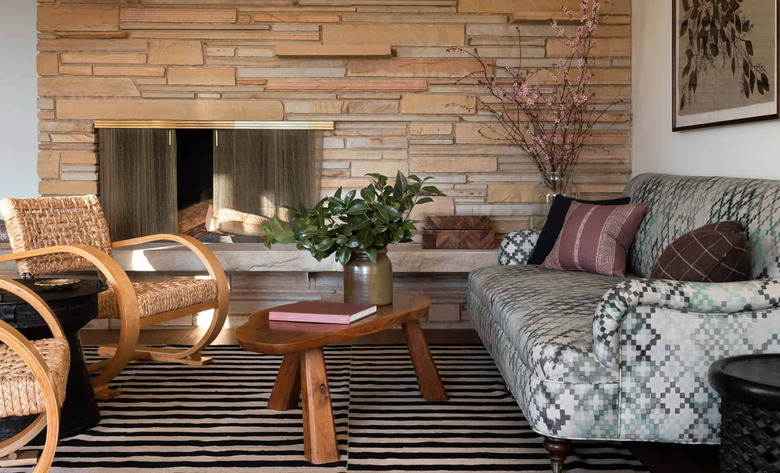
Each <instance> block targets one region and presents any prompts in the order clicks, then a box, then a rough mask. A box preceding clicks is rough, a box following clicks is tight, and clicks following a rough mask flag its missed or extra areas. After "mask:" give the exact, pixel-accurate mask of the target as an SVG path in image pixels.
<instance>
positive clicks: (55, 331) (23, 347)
mask: <svg viewBox="0 0 780 473" xmlns="http://www.w3.org/2000/svg"><path fill="white" fill-rule="evenodd" d="M0 289H3V290H5V291H8V292H10V293H12V294H14V295H16V296H18V297H19V298H21V299H22V300H24V301H25V302H27V303H28V304H30V305H31V306H32V307H33V308H34V309H35V310H36V311H37V312H38V314H40V316H41V317H42V318H43V320H44V321H46V324H47V325H48V326H49V328H50V329H51V332H52V335H53V336H54V337H55V338H60V339H63V340H65V333H64V332H63V331H62V327H61V326H60V323H59V321H58V320H57V317H56V316H55V315H54V313H53V312H52V311H51V308H49V306H48V305H47V304H46V303H45V302H44V301H43V299H41V298H40V296H38V295H37V294H35V293H34V292H33V291H32V290H30V289H29V288H27V287H25V286H23V285H21V284H19V283H18V282H16V281H13V280H11V279H8V278H4V277H0ZM0 342H3V343H5V344H6V345H7V346H8V348H9V349H11V350H13V351H14V352H15V353H16V354H17V355H19V357H20V358H21V359H22V361H23V362H24V364H25V365H27V366H28V367H29V368H30V371H32V373H33V376H34V377H35V380H36V381H37V382H38V385H39V386H40V388H41V395H42V396H43V401H44V403H45V405H46V412H45V413H42V414H40V415H39V416H38V418H37V419H36V420H34V421H33V423H32V424H30V425H29V426H28V427H27V428H25V429H24V430H23V431H22V432H20V433H18V434H17V435H15V436H14V437H12V438H10V439H8V440H6V441H4V442H2V443H0V456H5V455H8V454H9V453H11V452H14V451H16V450H18V449H19V448H21V447H22V446H24V445H26V444H27V443H28V442H30V441H31V440H32V439H33V438H34V437H35V436H36V435H37V434H38V433H39V432H40V431H41V430H43V428H44V427H45V426H48V428H47V429H46V444H45V446H44V448H43V451H42V452H41V456H40V457H39V459H38V463H37V465H36V466H35V469H34V470H33V473H45V472H47V471H49V467H50V466H51V463H52V461H53V460H54V452H55V449H56V448H57V440H58V438H59V430H60V428H59V425H60V407H61V406H62V402H63V401H64V399H59V398H58V397H57V393H56V391H55V388H54V380H53V379H52V376H51V372H50V371H49V367H48V366H47V365H46V361H44V359H43V357H42V356H41V354H40V353H39V352H38V350H37V349H36V348H35V346H34V345H33V344H32V342H30V340H28V339H27V338H25V336H24V335H22V334H21V333H20V332H19V331H18V330H16V329H15V328H13V327H12V326H11V325H9V324H8V323H6V322H4V321H2V320H0ZM66 343H67V341H66Z"/></svg>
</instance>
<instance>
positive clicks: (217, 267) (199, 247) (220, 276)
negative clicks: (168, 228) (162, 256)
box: [111, 233, 230, 356]
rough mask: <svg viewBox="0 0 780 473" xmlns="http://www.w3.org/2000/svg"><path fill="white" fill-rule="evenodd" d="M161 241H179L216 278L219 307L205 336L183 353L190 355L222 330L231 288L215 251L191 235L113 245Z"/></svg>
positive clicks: (121, 244)
mask: <svg viewBox="0 0 780 473" xmlns="http://www.w3.org/2000/svg"><path fill="white" fill-rule="evenodd" d="M159 241H170V242H174V243H178V244H180V245H182V246H183V247H185V248H187V249H188V250H190V251H192V252H193V253H194V254H195V256H197V257H198V259H199V260H200V261H201V262H202V263H203V265H204V266H205V267H206V270H207V271H208V273H209V276H211V278H212V279H214V280H215V281H216V283H217V300H218V302H219V307H218V308H217V310H215V311H214V317H213V318H212V320H211V324H210V325H209V328H208V330H207V331H206V334H205V335H204V336H203V338H202V339H201V340H200V341H199V342H198V343H196V344H195V345H194V346H193V347H192V348H190V349H188V350H186V352H183V353H182V356H188V355H190V354H194V353H197V352H199V351H200V350H202V349H203V348H205V347H207V346H209V345H210V344H211V342H213V341H214V340H215V339H216V338H217V336H218V335H219V332H220V331H221V330H222V326H223V325H224V323H225V319H226V318H227V313H228V304H229V297H230V288H229V286H228V282H227V276H225V271H224V270H223V269H222V264H221V263H220V262H219V260H218V259H217V257H216V255H215V254H214V252H213V251H211V250H210V249H209V248H208V247H207V246H206V245H204V244H203V243H202V242H200V241H198V240H197V239H195V238H193V237H191V236H189V235H182V234H173V233H160V234H156V235H148V236H143V237H138V238H131V239H129V240H122V241H117V242H113V243H112V244H111V247H112V248H123V247H127V246H135V245H141V244H144V243H152V242H159Z"/></svg>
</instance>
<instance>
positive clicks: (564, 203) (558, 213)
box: [528, 195, 631, 264]
mask: <svg viewBox="0 0 780 473" xmlns="http://www.w3.org/2000/svg"><path fill="white" fill-rule="evenodd" d="M572 202H580V203H583V204H593V205H626V204H630V203H631V199H630V198H629V197H621V198H619V199H610V200H580V199H572V198H571V197H565V196H563V195H556V196H555V198H554V199H553V201H552V204H551V205H550V211H549V212H547V220H545V221H544V227H542V231H541V233H540V234H539V239H538V241H537V242H536V246H535V247H534V250H533V252H531V256H530V257H529V258H528V264H542V263H543V262H544V259H545V258H547V255H549V254H550V252H551V251H552V249H553V247H554V246H555V242H556V241H558V235H560V234H561V230H562V229H563V223H564V222H565V221H566V214H567V213H569V207H571V203H572Z"/></svg>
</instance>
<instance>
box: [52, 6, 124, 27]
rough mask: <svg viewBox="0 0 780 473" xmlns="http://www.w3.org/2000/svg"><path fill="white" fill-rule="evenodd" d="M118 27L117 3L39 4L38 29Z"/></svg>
mask: <svg viewBox="0 0 780 473" xmlns="http://www.w3.org/2000/svg"><path fill="white" fill-rule="evenodd" d="M117 29H119V6H118V5H59V6H57V5H39V6H38V31H107V30H108V31H111V30H117Z"/></svg>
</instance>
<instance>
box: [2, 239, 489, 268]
mask: <svg viewBox="0 0 780 473" xmlns="http://www.w3.org/2000/svg"><path fill="white" fill-rule="evenodd" d="M208 246H209V248H211V250H212V251H214V254H215V255H216V256H217V258H218V259H219V261H220V262H221V263H222V266H223V268H224V269H225V272H227V273H232V272H247V271H248V272H253V271H265V272H269V271H285V272H298V271H300V272H306V273H325V272H341V271H342V266H341V265H340V264H338V263H337V262H336V261H335V259H334V258H333V257H330V258H327V259H324V260H322V261H317V260H316V259H314V257H313V256H311V255H310V254H309V253H308V252H306V251H300V250H298V249H296V248H295V245H277V246H274V247H273V248H272V249H268V248H266V247H265V246H263V245H261V244H258V243H212V244H208ZM9 252H10V246H9V245H8V244H0V254H6V253H9ZM113 255H114V259H116V260H117V262H118V263H119V264H120V265H121V266H122V267H123V268H125V270H126V271H128V272H140V273H146V272H163V273H175V272H202V271H203V265H202V263H201V262H200V261H199V260H198V258H197V257H196V256H195V255H194V254H193V253H192V252H190V251H189V250H187V249H185V248H183V247H181V246H177V245H173V244H164V243H163V244H159V243H157V244H150V245H140V246H136V247H132V248H121V249H117V250H114V253H113ZM388 256H389V257H390V260H391V261H392V263H393V271H394V272H395V273H468V272H470V271H472V270H474V269H478V268H483V267H486V266H495V265H497V264H498V250H423V249H422V246H421V245H420V244H417V243H408V244H401V245H394V246H390V247H389V251H388ZM9 272H11V273H13V272H15V268H14V264H13V263H3V264H2V265H0V273H2V274H7V273H9Z"/></svg>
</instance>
